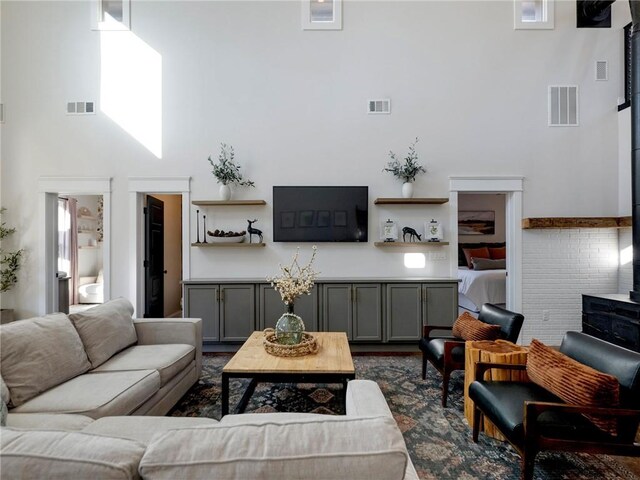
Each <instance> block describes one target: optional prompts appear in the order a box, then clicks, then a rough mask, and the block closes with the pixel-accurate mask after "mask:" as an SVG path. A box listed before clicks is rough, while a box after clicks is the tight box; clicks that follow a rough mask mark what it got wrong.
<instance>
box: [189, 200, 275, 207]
mask: <svg viewBox="0 0 640 480" xmlns="http://www.w3.org/2000/svg"><path fill="white" fill-rule="evenodd" d="M191 203H192V204H193V205H197V206H199V207H225V206H241V205H266V204H267V202H266V201H265V200H193V201H192V202H191Z"/></svg>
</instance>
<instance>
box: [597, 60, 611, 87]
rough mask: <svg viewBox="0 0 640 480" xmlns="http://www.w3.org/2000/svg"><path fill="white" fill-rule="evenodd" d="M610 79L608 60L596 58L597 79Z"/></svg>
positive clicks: (604, 80)
mask: <svg viewBox="0 0 640 480" xmlns="http://www.w3.org/2000/svg"><path fill="white" fill-rule="evenodd" d="M607 80H609V63H608V62H607V61H606V60H596V81H598V82H606V81H607Z"/></svg>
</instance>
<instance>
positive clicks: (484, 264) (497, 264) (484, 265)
mask: <svg viewBox="0 0 640 480" xmlns="http://www.w3.org/2000/svg"><path fill="white" fill-rule="evenodd" d="M471 264H472V265H473V269H474V270H504V269H505V268H507V261H506V260H505V259H502V260H490V259H488V258H475V257H473V258H472V259H471Z"/></svg>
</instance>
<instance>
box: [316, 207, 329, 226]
mask: <svg viewBox="0 0 640 480" xmlns="http://www.w3.org/2000/svg"><path fill="white" fill-rule="evenodd" d="M330 224H331V212H330V211H329V210H319V211H318V227H328V226H329V225H330Z"/></svg>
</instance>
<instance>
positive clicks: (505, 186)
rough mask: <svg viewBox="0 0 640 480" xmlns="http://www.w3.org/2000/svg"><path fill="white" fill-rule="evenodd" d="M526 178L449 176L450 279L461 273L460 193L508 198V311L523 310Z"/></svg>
mask: <svg viewBox="0 0 640 480" xmlns="http://www.w3.org/2000/svg"><path fill="white" fill-rule="evenodd" d="M523 181H524V177H520V176H498V177H485V176H480V177H479V176H473V177H449V190H450V193H449V203H450V204H451V209H450V224H451V227H450V228H451V243H450V244H449V245H450V246H449V257H450V262H451V263H450V269H451V276H452V277H454V278H455V277H456V276H457V270H458V193H459V192H466V193H504V194H505V195H506V201H507V206H506V207H507V208H506V219H505V220H506V240H507V245H508V248H507V272H508V276H507V309H509V310H512V311H514V312H521V311H522V191H523V187H522V184H523Z"/></svg>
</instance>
